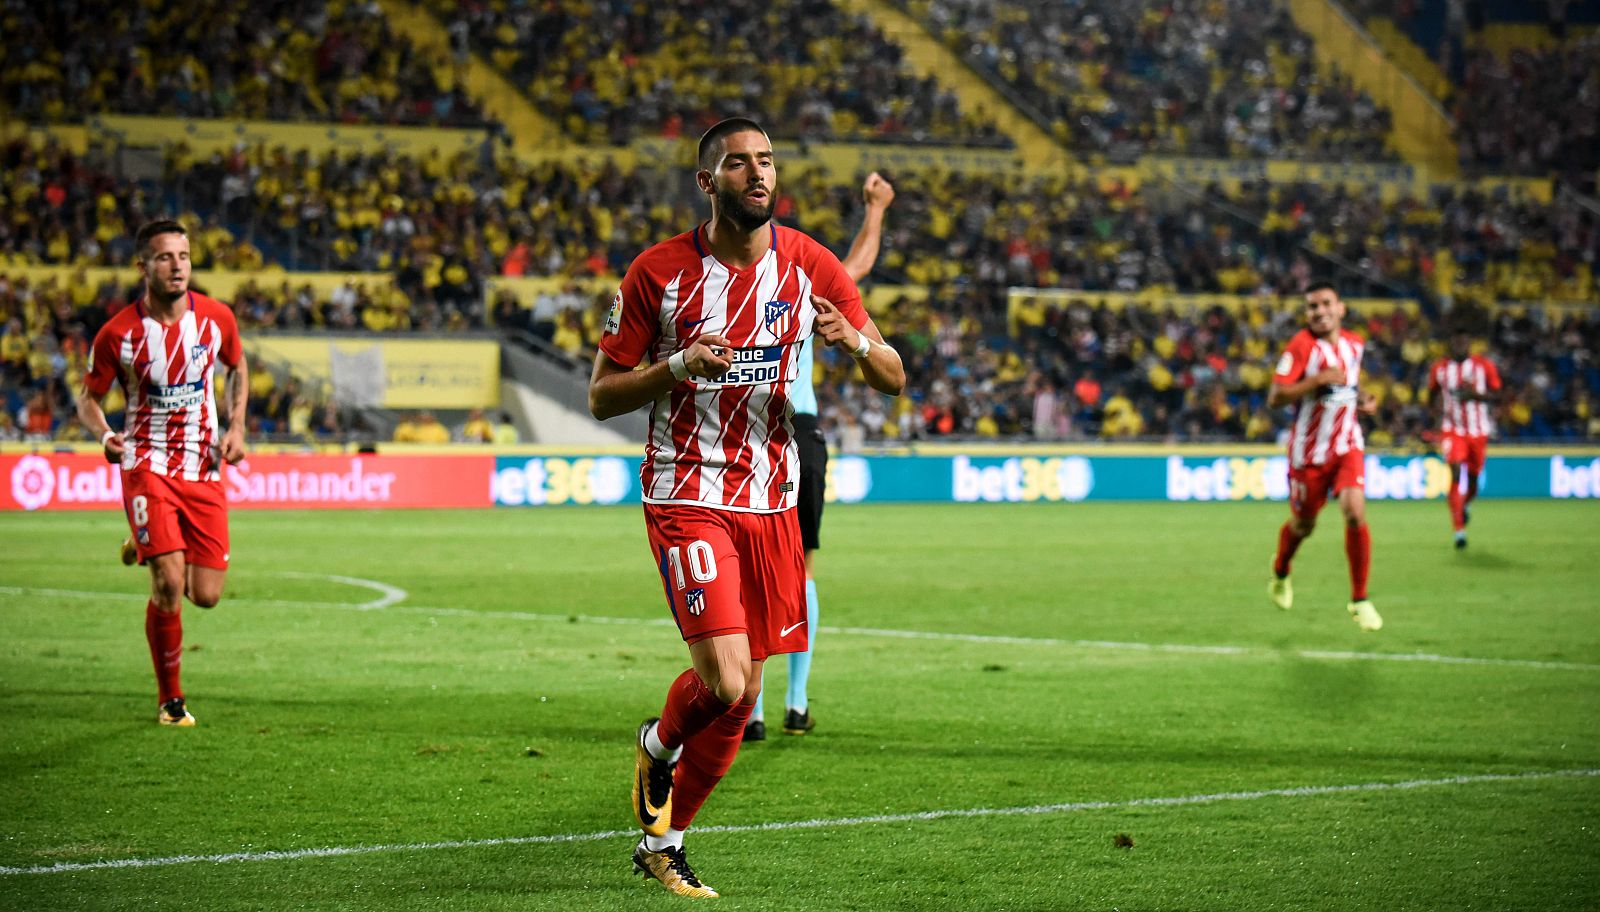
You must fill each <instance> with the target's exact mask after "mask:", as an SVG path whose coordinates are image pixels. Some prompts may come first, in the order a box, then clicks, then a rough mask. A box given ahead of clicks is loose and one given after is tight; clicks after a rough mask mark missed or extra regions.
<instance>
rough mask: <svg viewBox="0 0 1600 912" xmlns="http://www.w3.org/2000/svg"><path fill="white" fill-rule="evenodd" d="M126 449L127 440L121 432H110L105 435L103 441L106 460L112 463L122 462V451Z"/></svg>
mask: <svg viewBox="0 0 1600 912" xmlns="http://www.w3.org/2000/svg"><path fill="white" fill-rule="evenodd" d="M126 449H127V441H126V440H125V439H124V438H123V436H122V435H121V434H112V435H111V436H110V437H107V438H106V443H105V454H106V462H109V463H112V464H114V465H115V464H120V463H121V462H122V453H123V451H124V450H126Z"/></svg>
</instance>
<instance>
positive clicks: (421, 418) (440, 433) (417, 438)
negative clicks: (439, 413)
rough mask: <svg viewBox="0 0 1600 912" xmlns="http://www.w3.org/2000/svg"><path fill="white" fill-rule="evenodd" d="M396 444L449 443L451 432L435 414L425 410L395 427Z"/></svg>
mask: <svg viewBox="0 0 1600 912" xmlns="http://www.w3.org/2000/svg"><path fill="white" fill-rule="evenodd" d="M394 442H395V443H435V444H437V443H449V442H450V430H449V429H448V428H446V427H445V426H444V425H442V424H440V423H439V419H438V418H436V417H434V414H433V412H430V411H428V410H427V409H423V410H422V411H419V412H417V413H416V414H415V415H413V416H411V417H410V418H407V419H406V420H404V421H401V422H400V423H399V425H397V426H396V427H395V429H394Z"/></svg>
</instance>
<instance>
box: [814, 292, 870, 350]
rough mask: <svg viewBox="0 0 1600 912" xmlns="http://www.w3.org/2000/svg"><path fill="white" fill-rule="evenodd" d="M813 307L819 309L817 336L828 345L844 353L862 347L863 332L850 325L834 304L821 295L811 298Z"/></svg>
mask: <svg viewBox="0 0 1600 912" xmlns="http://www.w3.org/2000/svg"><path fill="white" fill-rule="evenodd" d="M811 306H812V307H815V308H816V309H817V322H816V330H815V331H816V334H817V336H818V337H820V338H821V339H822V341H823V342H825V343H827V344H828V345H832V346H835V347H837V348H840V349H842V350H844V351H847V352H849V351H855V350H856V349H857V348H859V347H861V331H860V330H858V329H856V328H855V327H854V326H851V325H850V321H849V320H847V319H845V315H844V313H843V312H842V311H840V310H839V308H838V307H836V306H835V305H834V303H833V302H832V301H830V300H828V299H827V298H824V297H823V296H821V295H812V296H811Z"/></svg>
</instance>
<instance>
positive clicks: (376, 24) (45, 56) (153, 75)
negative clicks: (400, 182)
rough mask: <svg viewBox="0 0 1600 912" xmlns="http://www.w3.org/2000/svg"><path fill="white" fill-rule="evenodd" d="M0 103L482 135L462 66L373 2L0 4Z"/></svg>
mask: <svg viewBox="0 0 1600 912" xmlns="http://www.w3.org/2000/svg"><path fill="white" fill-rule="evenodd" d="M0 56H3V58H4V63H3V64H0V100H3V103H4V106H5V107H6V108H7V109H9V112H10V114H12V115H14V116H16V117H18V118H21V119H23V120H26V121H28V122H31V123H66V122H78V121H82V120H84V119H85V118H86V117H88V116H90V115H93V114H101V113H118V114H160V115H168V116H182V117H226V118H234V119H269V120H310V121H339V122H343V123H375V124H435V125H444V126H470V125H481V124H483V123H484V122H485V117H484V114H483V112H482V111H481V110H480V109H479V108H478V107H477V105H475V104H474V103H473V102H472V101H471V100H470V99H469V98H468V97H467V95H466V93H465V92H464V91H463V89H462V79H461V74H460V68H459V65H458V63H457V62H456V61H455V60H453V59H451V58H450V57H449V56H448V55H447V54H440V55H430V54H427V53H424V52H422V51H419V50H418V49H417V48H415V47H413V46H412V45H411V44H410V42H409V41H407V40H405V39H404V38H403V37H402V36H401V35H398V34H396V33H395V31H394V30H393V29H391V28H390V27H389V24H388V22H387V20H386V19H385V18H384V16H383V13H382V11H381V9H380V8H379V7H378V6H377V4H376V3H370V2H344V0H271V2H265V3H217V4H198V5H195V4H181V5H173V4H162V3H159V2H153V0H143V2H134V3H107V2H103V0H59V2H51V3H24V2H9V3H5V4H0Z"/></svg>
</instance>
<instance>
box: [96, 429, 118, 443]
mask: <svg viewBox="0 0 1600 912" xmlns="http://www.w3.org/2000/svg"><path fill="white" fill-rule="evenodd" d="M115 436H117V432H116V431H106V432H105V433H104V434H101V435H100V445H101V446H105V445H106V444H108V443H110V442H111V438H113V437H115Z"/></svg>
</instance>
